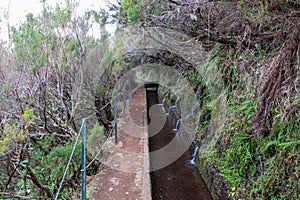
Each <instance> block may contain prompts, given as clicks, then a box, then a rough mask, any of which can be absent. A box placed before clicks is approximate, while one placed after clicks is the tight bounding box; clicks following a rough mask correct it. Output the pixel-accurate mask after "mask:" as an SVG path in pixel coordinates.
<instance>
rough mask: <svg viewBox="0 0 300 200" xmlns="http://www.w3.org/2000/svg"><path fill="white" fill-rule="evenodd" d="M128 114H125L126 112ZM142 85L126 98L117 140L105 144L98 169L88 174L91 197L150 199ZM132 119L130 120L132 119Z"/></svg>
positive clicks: (144, 102)
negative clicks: (128, 99) (115, 142)
mask: <svg viewBox="0 0 300 200" xmlns="http://www.w3.org/2000/svg"><path fill="white" fill-rule="evenodd" d="M128 111H129V113H130V116H129V113H128ZM145 115H146V98H145V90H144V88H140V89H138V90H136V91H135V92H134V93H133V94H132V96H131V98H130V101H129V109H127V113H126V120H124V119H122V118H120V119H119V121H118V143H117V145H115V144H114V138H111V140H110V141H109V142H108V143H107V144H106V147H105V149H104V153H103V156H102V158H101V162H102V163H104V165H102V168H101V169H99V173H98V174H96V175H94V176H93V177H88V185H87V196H88V197H89V199H92V200H99V199H109V200H110V199H111V200H114V199H115V200H128V199H130V200H135V199H144V200H146V199H151V189H150V178H149V171H148V170H147V169H148V166H149V158H147V156H145V155H147V153H146V154H144V152H148V136H147V129H146V126H145V124H146V121H145V119H146V118H145ZM132 122H134V123H132Z"/></svg>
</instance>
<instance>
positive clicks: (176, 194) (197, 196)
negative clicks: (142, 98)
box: [147, 91, 212, 200]
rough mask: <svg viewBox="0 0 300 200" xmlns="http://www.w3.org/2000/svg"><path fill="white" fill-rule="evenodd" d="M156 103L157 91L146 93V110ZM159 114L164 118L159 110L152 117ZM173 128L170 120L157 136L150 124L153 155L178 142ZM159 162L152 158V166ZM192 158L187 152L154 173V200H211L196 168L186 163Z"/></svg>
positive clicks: (150, 141)
mask: <svg viewBox="0 0 300 200" xmlns="http://www.w3.org/2000/svg"><path fill="white" fill-rule="evenodd" d="M157 103H158V98H157V93H156V92H155V91H147V109H148V110H149V108H150V107H151V106H152V105H154V104H157ZM159 112H160V113H159ZM159 115H165V113H164V112H162V110H161V109H157V110H156V115H154V116H152V117H159ZM151 120H154V119H151ZM148 121H149V117H148ZM154 126H155V124H154ZM173 128H174V127H173V126H172V124H171V122H170V121H169V120H167V121H166V123H165V125H164V127H163V128H162V129H161V131H160V132H158V133H156V134H155V133H151V131H152V127H151V123H150V124H149V135H153V136H152V137H150V138H149V144H150V151H151V152H152V151H156V150H158V149H161V148H162V147H164V146H166V145H167V144H168V143H170V141H172V140H175V141H176V140H178V139H177V137H175V133H174V132H172V129H173ZM154 129H155V128H154ZM154 134H155V135H154ZM177 142H178V148H180V141H177ZM174 151H175V150H174ZM165 156H167V155H165ZM157 159H163V158H156V157H152V156H150V165H151V163H152V162H156V161H157ZM190 159H191V156H190V155H189V153H188V152H185V153H184V154H183V155H182V156H181V157H180V158H179V159H177V160H176V161H174V162H172V163H171V164H170V165H168V166H167V167H164V168H162V169H160V170H156V171H153V172H151V185H152V199H153V200H174V199H176V200H211V199H212V197H211V195H210V192H209V190H208V188H207V186H206V184H205V182H204V180H203V179H202V177H201V175H200V174H199V172H198V170H197V169H196V167H194V166H190V165H188V164H187V161H188V160H190Z"/></svg>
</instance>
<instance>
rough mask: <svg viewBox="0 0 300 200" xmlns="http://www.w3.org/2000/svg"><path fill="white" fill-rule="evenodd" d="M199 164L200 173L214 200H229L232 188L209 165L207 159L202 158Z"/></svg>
mask: <svg viewBox="0 0 300 200" xmlns="http://www.w3.org/2000/svg"><path fill="white" fill-rule="evenodd" d="M199 163H200V164H199V165H198V166H199V171H200V173H201V175H202V177H203V179H204V181H205V182H206V184H207V187H208V189H209V190H210V192H211V195H212V198H213V199H214V200H226V199H228V200H229V199H230V198H229V195H228V193H229V191H230V189H231V188H230V186H229V185H228V184H227V183H226V182H225V181H224V180H223V179H222V177H221V176H220V174H219V173H218V172H217V170H216V169H215V168H214V167H213V166H211V165H209V164H208V163H207V161H206V159H205V158H201V159H200V160H199Z"/></svg>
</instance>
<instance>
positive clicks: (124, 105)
mask: <svg viewBox="0 0 300 200" xmlns="http://www.w3.org/2000/svg"><path fill="white" fill-rule="evenodd" d="M125 109H126V86H124V89H123V117H124V119H125V114H126V113H125Z"/></svg>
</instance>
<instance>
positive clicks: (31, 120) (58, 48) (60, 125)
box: [0, 1, 107, 199]
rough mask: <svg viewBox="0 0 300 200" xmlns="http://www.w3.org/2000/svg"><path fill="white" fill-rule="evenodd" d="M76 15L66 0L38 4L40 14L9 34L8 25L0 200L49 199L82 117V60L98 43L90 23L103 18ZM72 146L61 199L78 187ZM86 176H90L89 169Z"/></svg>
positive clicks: (0, 114)
mask: <svg viewBox="0 0 300 200" xmlns="http://www.w3.org/2000/svg"><path fill="white" fill-rule="evenodd" d="M75 8H76V4H72V3H70V2H69V1H66V3H65V4H64V6H62V5H57V6H56V7H54V8H51V7H50V6H48V5H47V3H46V2H45V1H44V3H43V11H42V13H40V14H39V15H37V16H34V15H33V14H31V13H28V14H27V15H26V21H25V22H23V23H22V24H21V26H19V27H10V26H9V21H7V24H8V28H9V29H10V30H11V32H10V33H9V34H10V37H9V41H8V42H7V43H6V44H8V45H6V44H5V43H4V41H3V43H2V45H1V57H0V60H1V62H0V63H1V64H0V85H1V87H0V93H1V103H0V106H1V111H0V121H1V123H0V191H1V192H0V198H27V197H30V198H33V199H34V198H53V197H54V196H55V194H56V192H57V191H58V187H59V184H60V181H61V179H62V177H63V173H64V170H65V168H66V165H67V162H68V159H69V157H70V154H71V152H72V149H73V146H74V145H75V139H76V136H77V135H78V133H79V130H80V126H81V124H80V122H81V121H80V120H81V118H82V117H86V116H87V115H88V114H89V113H87V111H85V110H83V109H82V104H83V101H84V98H83V90H84V87H85V85H86V84H88V83H87V81H84V77H83V72H84V70H83V68H84V60H85V58H86V54H87V53H88V52H89V50H90V49H92V48H94V47H95V46H96V45H98V44H99V41H100V40H101V37H98V38H100V39H96V38H95V37H94V36H92V35H91V22H92V21H91V20H92V19H93V18H94V20H93V22H94V23H96V25H99V26H102V25H103V20H104V19H103V17H102V16H103V15H102V14H101V13H102V11H99V12H98V11H87V12H86V13H85V14H84V16H78V15H77V13H75ZM100 29H103V28H100ZM106 35H107V34H103V35H102V37H104V36H105V37H106ZM94 98H95V97H94ZM91 101H93V100H91ZM94 101H95V99H94ZM91 106H92V107H93V109H94V107H95V105H91ZM95 121H97V120H93V121H91V120H90V121H89V123H91V122H95ZM90 128H93V127H92V126H90ZM92 130H95V131H97V133H98V134H97V137H98V138H101V137H102V136H103V135H102V133H104V130H103V127H102V126H100V125H99V124H95V125H94V128H93V129H92ZM90 137H91V138H88V142H90V140H94V139H95V138H96V136H95V134H91V135H90ZM96 139H97V138H96ZM98 142H99V144H101V143H100V141H98ZM91 145H92V144H90V148H92V146H91ZM79 146H80V142H79V143H77V148H75V152H74V156H73V159H72V162H71V164H70V167H69V171H68V173H67V176H66V180H65V181H64V183H63V185H62V192H61V193H60V195H59V198H60V199H66V198H68V196H69V194H71V192H72V191H74V190H76V189H77V188H79V184H78V183H79V182H80V177H79V176H80V170H81V162H80V160H81V156H80V152H81V150H80V148H79ZM97 149H99V148H97ZM97 149H94V151H95V150H97ZM91 155H93V152H91ZM91 155H90V156H91ZM88 159H91V158H88ZM96 168H97V167H96ZM91 170H92V171H93V172H95V166H94V168H91ZM88 173H89V172H88Z"/></svg>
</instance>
